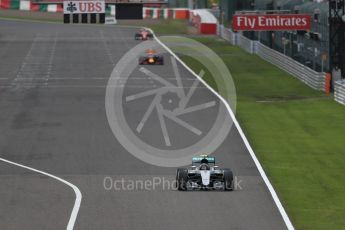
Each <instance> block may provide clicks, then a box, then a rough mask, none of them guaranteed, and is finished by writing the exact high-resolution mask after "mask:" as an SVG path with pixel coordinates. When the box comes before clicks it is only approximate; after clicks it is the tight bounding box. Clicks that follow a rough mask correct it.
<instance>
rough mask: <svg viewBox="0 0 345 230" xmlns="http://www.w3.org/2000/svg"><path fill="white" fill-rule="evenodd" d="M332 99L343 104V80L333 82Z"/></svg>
mask: <svg viewBox="0 0 345 230" xmlns="http://www.w3.org/2000/svg"><path fill="white" fill-rule="evenodd" d="M334 99H335V100H336V101H337V102H339V103H340V104H343V105H345V80H339V81H336V82H335V83H334Z"/></svg>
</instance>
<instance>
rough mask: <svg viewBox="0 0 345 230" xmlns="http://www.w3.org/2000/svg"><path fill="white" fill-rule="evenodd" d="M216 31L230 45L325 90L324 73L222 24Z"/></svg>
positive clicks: (313, 86) (318, 88)
mask: <svg viewBox="0 0 345 230" xmlns="http://www.w3.org/2000/svg"><path fill="white" fill-rule="evenodd" d="M218 31H219V36H221V37H222V38H223V39H225V40H227V41H229V42H230V43H231V44H232V45H238V46H240V47H242V48H243V49H244V50H246V51H247V52H249V53H251V54H257V55H259V56H260V57H261V58H262V59H264V60H266V61H268V62H270V63H272V64H273V65H275V66H277V67H279V68H280V69H282V70H284V71H286V72H288V73H290V74H291V75H293V76H294V77H296V78H298V79H300V80H301V81H302V82H304V83H305V84H307V85H308V86H310V87H312V88H313V89H316V90H322V91H324V90H325V82H326V73H320V72H316V71H314V70H313V69H311V68H309V67H307V66H305V65H303V64H301V63H299V62H297V61H295V60H294V59H292V58H290V57H288V56H286V55H284V54H282V53H280V52H278V51H276V50H273V49H271V48H269V47H267V46H265V45H264V44H262V43H260V42H258V41H253V40H250V39H248V38H246V37H244V36H243V35H242V34H240V33H234V32H233V31H231V30H230V29H228V28H225V27H224V26H219V30H218Z"/></svg>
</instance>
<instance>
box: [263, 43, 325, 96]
mask: <svg viewBox="0 0 345 230" xmlns="http://www.w3.org/2000/svg"><path fill="white" fill-rule="evenodd" d="M257 55H259V56H260V57H261V58H263V59H265V60H266V61H268V62H270V63H272V64H274V65H275V66H278V67H279V68H281V69H283V70H285V71H286V72H288V73H290V74H291V75H293V76H295V77H296V78H298V79H300V80H301V81H302V82H304V83H305V84H307V85H309V86H310V87H312V88H313V89H316V90H325V82H326V74H325V73H319V72H316V71H314V70H313V69H310V68H309V67H307V66H305V65H302V64H301V63H299V62H297V61H295V60H293V59H292V58H290V57H288V56H286V55H284V54H282V53H279V52H278V51H276V50H273V49H271V48H269V47H267V46H265V45H263V44H262V43H259V42H257Z"/></svg>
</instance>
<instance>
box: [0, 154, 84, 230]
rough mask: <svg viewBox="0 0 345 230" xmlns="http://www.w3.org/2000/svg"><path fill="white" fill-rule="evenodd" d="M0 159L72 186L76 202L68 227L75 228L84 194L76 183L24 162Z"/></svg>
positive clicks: (69, 229) (68, 228) (68, 229)
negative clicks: (26, 164) (23, 163)
mask: <svg viewBox="0 0 345 230" xmlns="http://www.w3.org/2000/svg"><path fill="white" fill-rule="evenodd" d="M0 161H3V162H5V163H8V164H11V165H15V166H18V167H21V168H24V169H27V170H30V171H33V172H36V173H39V174H42V175H45V176H48V177H51V178H53V179H55V180H58V181H60V182H62V183H64V184H66V185H68V186H69V187H71V188H72V189H73V191H74V193H75V202H74V206H73V209H72V212H71V216H70V218H69V221H68V224H67V227H66V229H67V230H72V229H73V228H74V224H75V221H76V219H77V216H78V212H79V209H80V203H81V199H82V195H81V192H80V190H79V189H78V187H77V186H75V185H74V184H72V183H70V182H68V181H66V180H64V179H62V178H60V177H57V176H54V175H52V174H50V173H46V172H43V171H41V170H37V169H34V168H31V167H28V166H25V165H22V164H18V163H15V162H13V161H9V160H6V159H4V158H0Z"/></svg>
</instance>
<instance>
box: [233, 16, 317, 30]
mask: <svg viewBox="0 0 345 230" xmlns="http://www.w3.org/2000/svg"><path fill="white" fill-rule="evenodd" d="M232 29H233V30H234V31H241V30H246V31H273V30H310V29H311V15H307V14H261V15H260V14H258V15H255V14H253V15H252V14H249V15H248V14H243V15H242V14H235V15H234V16H233V18H232Z"/></svg>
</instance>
